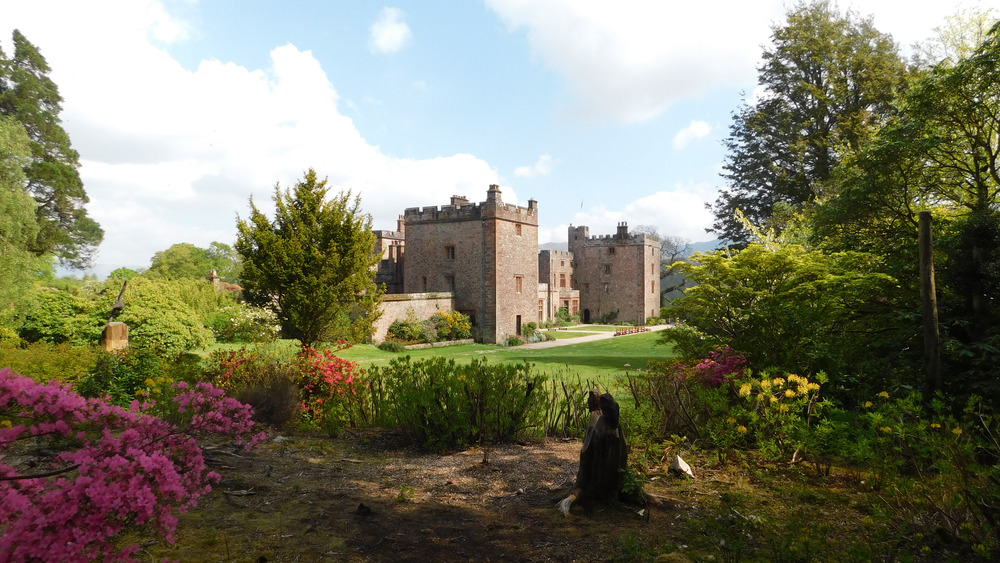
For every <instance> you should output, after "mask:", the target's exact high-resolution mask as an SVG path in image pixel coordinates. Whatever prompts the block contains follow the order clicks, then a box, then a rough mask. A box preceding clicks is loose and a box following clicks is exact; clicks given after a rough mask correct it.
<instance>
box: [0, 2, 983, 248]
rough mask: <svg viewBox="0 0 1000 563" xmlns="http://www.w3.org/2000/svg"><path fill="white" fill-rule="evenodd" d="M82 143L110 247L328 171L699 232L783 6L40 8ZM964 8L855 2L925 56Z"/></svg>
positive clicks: (377, 204) (401, 201)
mask: <svg viewBox="0 0 1000 563" xmlns="http://www.w3.org/2000/svg"><path fill="white" fill-rule="evenodd" d="M7 4H8V5H6V6H4V9H3V16H2V18H0V45H2V46H3V48H4V50H5V52H7V53H8V55H9V54H11V43H10V32H11V30H13V29H15V28H16V29H20V30H21V32H22V33H24V34H25V35H26V36H27V38H28V39H29V40H30V41H31V42H32V43H34V44H35V45H36V46H37V47H38V48H39V49H40V50H41V52H42V54H43V55H44V56H45V57H46V58H47V60H48V61H49V64H50V66H52V68H53V71H52V77H53V79H54V80H55V81H56V83H57V84H58V86H59V88H60V92H61V94H62V95H63V98H64V103H63V114H62V118H63V122H64V126H65V128H66V129H67V131H68V132H69V134H70V137H71V139H72V141H73V145H74V148H76V149H77V150H78V151H79V152H80V155H81V162H82V167H81V176H82V177H83V179H84V183H85V187H86V189H87V191H88V194H89V195H90V197H91V200H92V201H91V203H90V204H89V206H88V209H89V210H90V213H91V215H92V216H93V217H94V218H95V219H97V220H98V221H99V222H100V223H101V224H102V226H103V227H104V228H105V230H106V237H105V242H104V243H103V244H102V246H101V248H100V254H99V256H98V259H97V262H98V263H101V264H105V265H111V266H130V267H145V266H148V265H149V260H150V258H151V257H152V255H153V253H154V252H156V251H159V250H163V249H166V248H168V247H169V246H170V245H172V244H174V243H178V242H190V243H194V244H196V245H199V246H203V247H205V246H207V245H208V243H210V242H211V241H214V240H218V241H221V242H226V243H230V244H231V243H232V242H233V240H234V238H235V221H236V216H237V214H239V215H240V216H243V217H245V216H246V215H247V214H248V210H249V206H248V198H249V197H251V196H253V197H254V201H255V202H256V203H257V204H258V205H259V206H260V207H262V208H264V209H268V210H269V209H271V205H270V197H271V193H272V191H273V188H274V185H275V184H276V183H280V184H281V185H282V186H288V185H290V184H291V183H293V182H294V181H295V180H296V179H297V178H300V177H301V176H302V173H303V171H304V170H305V169H307V168H309V167H313V168H315V169H316V171H317V172H318V173H319V174H320V176H321V177H324V176H325V177H328V178H329V180H330V182H331V184H332V185H333V186H334V188H335V189H351V190H353V192H354V193H355V194H359V195H360V196H361V198H362V207H363V209H364V210H365V211H366V212H368V213H371V214H372V216H373V219H374V227H375V228H379V229H391V228H394V227H395V219H396V217H397V216H398V215H399V214H401V213H402V212H403V209H405V208H406V207H413V206H431V205H442V204H445V203H447V202H448V197H449V196H451V195H465V196H468V197H469V198H470V199H471V200H473V201H482V200H483V199H484V198H485V195H486V189H487V187H488V185H489V184H491V183H498V184H500V186H501V189H502V194H503V198H504V200H505V201H507V202H510V203H519V204H521V205H526V202H527V200H528V199H529V198H534V199H536V200H538V202H539V208H540V224H541V225H540V234H539V239H540V242H543V243H544V242H559V241H564V240H565V239H566V228H567V226H568V225H570V224H574V225H588V226H590V228H591V233H594V234H601V233H612V232H614V230H615V225H616V224H617V223H618V222H619V221H627V222H628V223H629V225H630V226H633V227H634V226H636V225H653V226H655V227H657V228H658V229H659V231H660V232H661V233H662V234H665V235H673V236H680V237H683V238H686V239H688V240H690V241H692V242H698V241H704V240H709V239H711V238H713V237H712V236H711V235H708V234H706V233H705V228H706V227H708V226H709V224H710V223H711V216H710V214H709V212H708V211H707V210H705V209H704V203H705V202H711V201H713V200H714V199H715V195H716V193H717V190H718V189H719V188H720V187H722V180H721V178H720V177H719V171H720V169H721V165H722V162H723V157H724V149H723V146H722V140H723V139H724V138H725V136H726V132H727V129H728V126H729V124H730V121H731V113H732V111H733V110H735V109H736V108H737V107H738V106H739V104H740V102H741V100H742V99H743V98H744V97H745V96H750V95H752V93H753V91H754V89H755V87H756V70H755V68H756V65H757V64H758V62H759V57H760V53H761V48H762V45H765V44H767V43H768V42H769V34H770V26H771V25H772V24H774V23H780V22H782V21H783V15H784V13H785V10H786V6H785V4H784V3H783V2H781V1H779V0H756V1H753V2H747V1H745V0H743V1H739V0H731V1H730V0H707V1H701V2H677V1H672V0H641V1H640V0H618V1H616V2H607V1H597V0H594V1H591V0H546V1H541V0H535V1H529V0H486V1H485V2H475V1H457V0H443V1H438V2H426V1H423V2H418V1H401V2H390V3H383V2H367V1H341V2H333V1H323V0H298V1H294V2H291V1H290V2H274V1H269V0H217V1H206V0H203V1H196V0H163V1H156V0H87V1H86V2H81V1H78V0H63V1H56V0H32V1H31V2H16V3H15V2H10V3H7ZM972 6H979V7H981V8H983V9H988V8H993V9H998V8H1000V0H988V1H987V0H983V1H981V2H965V3H962V4H959V5H956V4H953V3H951V2H940V1H927V0H922V1H914V0H909V1H904V0H856V1H854V2H841V3H840V7H841V8H842V9H847V8H850V9H853V10H855V11H856V12H858V13H861V14H864V15H869V14H870V15H872V17H873V18H874V22H875V25H876V27H877V28H878V29H880V30H881V31H883V32H887V33H890V34H892V35H893V37H894V38H895V39H896V41H897V42H898V43H899V44H900V45H901V46H902V47H903V48H904V51H905V52H909V49H908V47H909V46H910V45H912V44H913V43H914V42H917V41H923V40H926V39H927V38H929V37H931V36H932V35H933V34H934V27H935V26H940V25H942V24H943V23H944V21H945V17H946V16H948V15H950V14H953V13H955V11H956V9H958V8H960V7H972Z"/></svg>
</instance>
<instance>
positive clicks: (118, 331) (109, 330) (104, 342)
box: [101, 321, 128, 352]
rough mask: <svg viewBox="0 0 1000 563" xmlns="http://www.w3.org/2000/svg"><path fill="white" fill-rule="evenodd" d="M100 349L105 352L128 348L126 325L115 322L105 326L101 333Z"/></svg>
mask: <svg viewBox="0 0 1000 563" xmlns="http://www.w3.org/2000/svg"><path fill="white" fill-rule="evenodd" d="M101 348H104V350H105V351H107V352H116V351H118V350H124V349H126V348H128V325H127V324H125V323H121V322H117V321H116V322H109V323H108V324H106V325H105V326H104V332H102V333H101Z"/></svg>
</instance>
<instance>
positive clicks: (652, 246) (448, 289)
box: [374, 185, 660, 343]
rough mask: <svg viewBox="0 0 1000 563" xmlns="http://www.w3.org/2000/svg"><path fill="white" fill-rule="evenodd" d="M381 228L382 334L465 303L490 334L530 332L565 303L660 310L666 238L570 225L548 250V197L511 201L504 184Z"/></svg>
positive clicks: (412, 211) (573, 308) (584, 310)
mask: <svg viewBox="0 0 1000 563" xmlns="http://www.w3.org/2000/svg"><path fill="white" fill-rule="evenodd" d="M375 235H376V245H375V253H376V254H378V255H380V256H381V261H380V262H379V266H378V270H377V273H376V277H375V281H376V282H377V283H380V284H385V287H386V295H384V296H383V305H382V307H383V314H382V318H381V319H380V320H379V322H378V323H377V324H376V327H375V335H374V339H375V340H382V339H384V338H385V334H386V331H387V330H388V328H389V325H391V324H392V322H393V321H395V320H397V319H401V318H405V317H406V316H407V314H408V313H411V312H412V314H414V315H416V317H417V318H420V319H423V318H427V317H429V316H431V315H433V314H434V313H437V312H439V311H446V310H451V309H454V310H457V311H460V312H462V313H464V314H466V315H468V316H469V318H470V319H471V321H472V327H473V335H474V337H475V339H476V340H477V341H480V342H485V343H498V342H503V341H505V340H506V339H507V338H508V337H511V336H520V335H521V334H522V331H523V328H524V325H525V324H527V323H529V322H538V323H542V322H545V321H548V320H551V319H554V318H555V316H556V314H557V313H558V311H559V309H560V308H562V307H565V308H566V309H567V310H568V311H569V313H570V314H571V315H576V314H579V315H580V318H581V320H582V321H583V322H585V323H589V322H600V321H611V322H628V323H635V324H644V323H645V321H646V319H647V318H648V317H655V316H657V314H658V312H659V307H660V277H659V269H660V265H659V260H660V242H659V241H658V240H657V239H656V238H654V237H652V236H649V235H645V234H630V233H629V232H628V226H627V225H626V224H625V223H621V224H619V225H618V232H617V233H615V234H614V235H605V236H594V237H592V236H590V229H589V228H587V227H573V226H570V227H569V245H568V248H569V250H568V251H556V250H543V251H541V252H539V250H538V202H536V201H535V200H533V199H532V200H529V201H528V206H527V207H519V206H516V205H510V204H505V203H503V200H502V198H501V195H500V187H499V186H497V185H491V186H490V187H489V190H488V191H487V193H486V201H484V202H481V203H471V202H469V200H468V199H467V198H465V197H462V196H452V198H451V203H450V204H449V205H444V206H441V207H423V208H417V207H414V208H409V209H406V210H405V211H404V213H403V215H402V216H400V218H399V221H398V223H397V229H396V230H395V231H375Z"/></svg>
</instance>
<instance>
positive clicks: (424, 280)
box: [420, 276, 427, 293]
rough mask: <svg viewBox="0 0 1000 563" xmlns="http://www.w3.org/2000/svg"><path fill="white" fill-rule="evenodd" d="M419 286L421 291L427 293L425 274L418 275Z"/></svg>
mask: <svg viewBox="0 0 1000 563" xmlns="http://www.w3.org/2000/svg"><path fill="white" fill-rule="evenodd" d="M420 286H421V287H422V288H423V289H421V291H422V292H424V293H427V276H420Z"/></svg>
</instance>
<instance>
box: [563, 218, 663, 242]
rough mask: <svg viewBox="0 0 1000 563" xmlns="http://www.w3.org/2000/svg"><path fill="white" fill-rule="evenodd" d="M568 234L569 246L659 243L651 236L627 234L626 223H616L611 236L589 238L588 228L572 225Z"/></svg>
mask: <svg viewBox="0 0 1000 563" xmlns="http://www.w3.org/2000/svg"><path fill="white" fill-rule="evenodd" d="M569 234H570V237H569V238H570V243H571V246H572V244H573V243H576V244H580V243H581V242H582V243H583V244H585V245H587V246H621V245H646V244H657V245H658V244H659V243H660V242H659V240H658V239H657V238H656V237H653V236H652V235H647V234H646V233H630V232H628V223H625V222H621V223H618V232H616V233H615V234H613V235H594V236H590V228H589V227H586V226H581V227H574V226H572V225H570V227H569Z"/></svg>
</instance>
